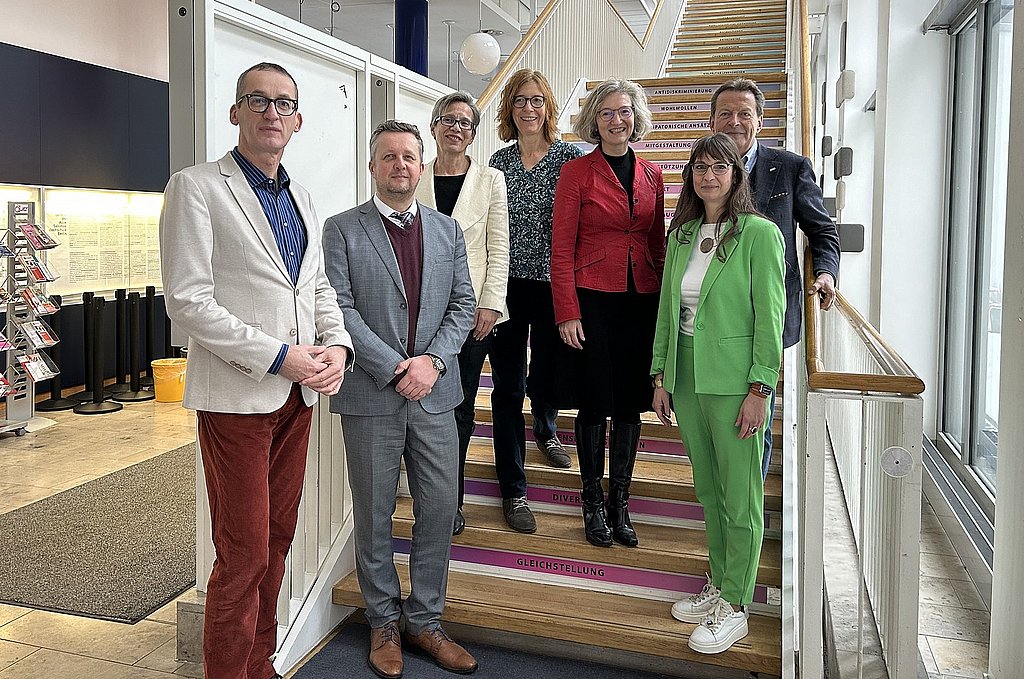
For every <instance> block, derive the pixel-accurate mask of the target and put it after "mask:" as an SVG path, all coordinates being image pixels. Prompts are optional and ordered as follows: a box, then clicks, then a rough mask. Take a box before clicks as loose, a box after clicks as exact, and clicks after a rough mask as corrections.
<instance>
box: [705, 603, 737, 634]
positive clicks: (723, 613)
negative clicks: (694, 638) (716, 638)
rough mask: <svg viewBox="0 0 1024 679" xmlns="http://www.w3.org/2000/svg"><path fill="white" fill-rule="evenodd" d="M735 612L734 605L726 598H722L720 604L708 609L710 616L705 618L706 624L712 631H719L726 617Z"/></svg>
mask: <svg viewBox="0 0 1024 679" xmlns="http://www.w3.org/2000/svg"><path fill="white" fill-rule="evenodd" d="M733 613H734V611H733V610H732V605H730V604H729V602H728V601H726V600H725V599H722V600H721V601H719V602H718V605H716V606H715V607H714V608H712V609H711V610H710V611H708V617H707V618H706V619H705V620H704V626H705V627H707V628H708V629H710V630H711V631H712V632H717V631H718V629H719V628H721V626H722V623H723V622H725V620H726V618H728V617H729V616H730V615H732V614H733Z"/></svg>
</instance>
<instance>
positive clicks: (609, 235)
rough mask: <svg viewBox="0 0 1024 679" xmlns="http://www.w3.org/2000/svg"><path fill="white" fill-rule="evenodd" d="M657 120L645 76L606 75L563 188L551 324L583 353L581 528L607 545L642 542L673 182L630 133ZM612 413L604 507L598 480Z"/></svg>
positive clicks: (589, 103) (575, 378)
mask: <svg viewBox="0 0 1024 679" xmlns="http://www.w3.org/2000/svg"><path fill="white" fill-rule="evenodd" d="M650 129H651V113H650V110H649V109H648V108H647V97H646V96H645V95H644V91H643V89H642V88H641V87H640V86H639V85H637V84H636V83H633V82H630V81H628V80H608V81H606V82H604V83H601V84H600V85H598V86H597V87H596V88H595V89H594V91H593V92H591V94H590V96H589V97H587V100H586V101H585V102H584V104H583V108H582V110H581V111H580V113H579V115H578V116H577V119H576V122H575V124H574V126H573V131H574V132H575V133H576V134H577V135H578V136H579V137H580V138H582V139H583V140H585V141H587V142H590V143H592V144H596V145H597V148H595V149H594V151H593V152H592V153H590V154H588V155H586V156H583V157H582V158H577V159H576V160H573V161H570V162H568V163H566V164H565V165H564V166H563V167H562V173H561V176H560V177H559V180H558V185H557V187H556V189H555V212H554V225H553V234H552V244H551V292H552V297H553V299H554V306H555V322H556V323H557V324H558V332H559V334H560V335H561V338H562V341H563V342H565V343H566V344H567V345H569V346H570V347H573V348H574V349H577V350H578V351H579V354H578V359H579V360H578V361H576V364H575V365H574V366H573V369H572V370H571V372H572V374H571V375H570V377H569V380H568V381H569V382H571V384H569V385H568V386H569V392H571V394H572V396H571V397H569V396H567V397H566V399H565V400H566V402H565V403H563V404H559V405H565V406H568V405H572V406H575V407H577V408H579V414H578V415H577V416H576V454H577V456H578V458H579V464H580V477H581V480H582V485H583V491H582V498H583V527H584V531H585V533H586V537H587V540H588V541H589V542H590V543H591V544H594V545H598V546H601V547H608V546H611V544H612V540H613V539H614V540H615V541H616V542H618V543H620V544H623V545H626V546H628V547H635V546H636V545H637V537H636V531H635V530H633V526H632V524H631V523H630V520H629V511H628V506H627V505H628V500H629V484H630V481H631V479H632V476H633V463H634V462H635V461H636V450H637V443H638V442H639V439H640V413H641V412H643V411H645V410H649V409H650V404H651V393H652V388H651V382H650V376H649V374H648V373H649V372H650V361H651V347H652V346H653V343H654V324H655V321H656V319H657V316H658V293H659V291H660V289H661V272H662V268H663V266H664V263H665V185H664V181H663V180H662V177H661V169H660V168H659V167H658V166H657V165H654V164H653V163H650V162H648V161H646V160H644V159H642V158H639V157H637V156H636V154H635V153H634V152H633V150H632V149H631V148H630V147H629V142H631V141H637V140H639V139H641V138H642V137H643V136H644V135H645V134H647V132H649V131H650ZM570 400H571V401H572V403H569V402H568V401H570ZM609 417H611V420H612V426H611V437H610V439H609V460H610V464H609V466H610V469H609V491H608V503H607V506H605V503H604V492H603V489H602V487H601V479H602V477H603V476H604V444H605V429H606V420H607V419H608V418H609ZM606 512H607V513H606ZM609 524H610V527H609Z"/></svg>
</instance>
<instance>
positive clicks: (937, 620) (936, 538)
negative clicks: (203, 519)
mask: <svg viewBox="0 0 1024 679" xmlns="http://www.w3.org/2000/svg"><path fill="white" fill-rule="evenodd" d="M922 502H923V504H922V505H921V594H920V597H919V604H918V616H919V617H918V632H919V636H918V637H917V645H918V649H919V650H920V652H921V659H922V661H923V662H924V667H925V669H926V670H927V671H928V677H929V679H961V678H968V677H969V678H970V679H982V677H983V676H984V675H983V673H984V672H985V671H987V670H988V632H989V628H988V624H989V613H988V607H987V606H986V605H985V602H984V600H982V598H981V595H980V594H979V593H978V590H977V588H976V587H975V586H974V583H973V582H971V579H970V577H969V576H968V575H967V570H966V569H964V566H963V563H961V561H960V558H959V557H958V556H957V554H956V550H955V549H953V543H951V542H950V540H949V538H948V537H946V533H945V531H943V530H942V526H941V525H940V523H939V520H938V518H937V517H936V516H935V510H934V509H933V508H932V506H931V504H930V503H929V502H928V500H926V499H923V498H922ZM0 676H2V675H0Z"/></svg>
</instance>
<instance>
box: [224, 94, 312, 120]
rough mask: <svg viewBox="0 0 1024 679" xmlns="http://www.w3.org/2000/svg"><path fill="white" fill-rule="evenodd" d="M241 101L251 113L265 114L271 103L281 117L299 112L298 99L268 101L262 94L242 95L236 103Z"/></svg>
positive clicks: (282, 98) (283, 98)
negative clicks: (243, 101)
mask: <svg viewBox="0 0 1024 679" xmlns="http://www.w3.org/2000/svg"><path fill="white" fill-rule="evenodd" d="M243 99H245V103H246V105H247V106H248V107H249V110H250V111H252V112H253V113H266V112H267V109H268V108H270V104H271V103H273V104H274V109H275V110H276V111H277V112H278V114H279V115H282V116H290V115H292V114H293V113H295V112H296V111H298V110H299V101H298V99H288V98H287V97H280V98H278V99H270V98H269V97H264V96H263V95H262V94H243V95H242V96H240V97H239V98H238V101H242V100H243Z"/></svg>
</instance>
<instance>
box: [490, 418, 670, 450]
mask: <svg viewBox="0 0 1024 679" xmlns="http://www.w3.org/2000/svg"><path fill="white" fill-rule="evenodd" d="M493 431H494V427H493V426H492V425H491V423H490V422H477V423H476V428H475V429H474V430H473V436H480V437H482V438H488V439H489V438H493ZM556 433H557V435H558V440H559V441H561V442H562V445H567V446H574V445H576V434H575V433H574V432H571V431H565V430H563V429H559V430H558V431H557V432H556ZM526 440H527V441H534V440H536V439H535V438H534V436H533V430H532V429H531V428H530V427H527V428H526ZM639 450H640V452H641V453H658V454H660V455H673V456H675V457H686V449H685V448H684V447H683V443H682V441H677V440H670V439H651V438H643V437H641V439H640V445H639Z"/></svg>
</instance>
